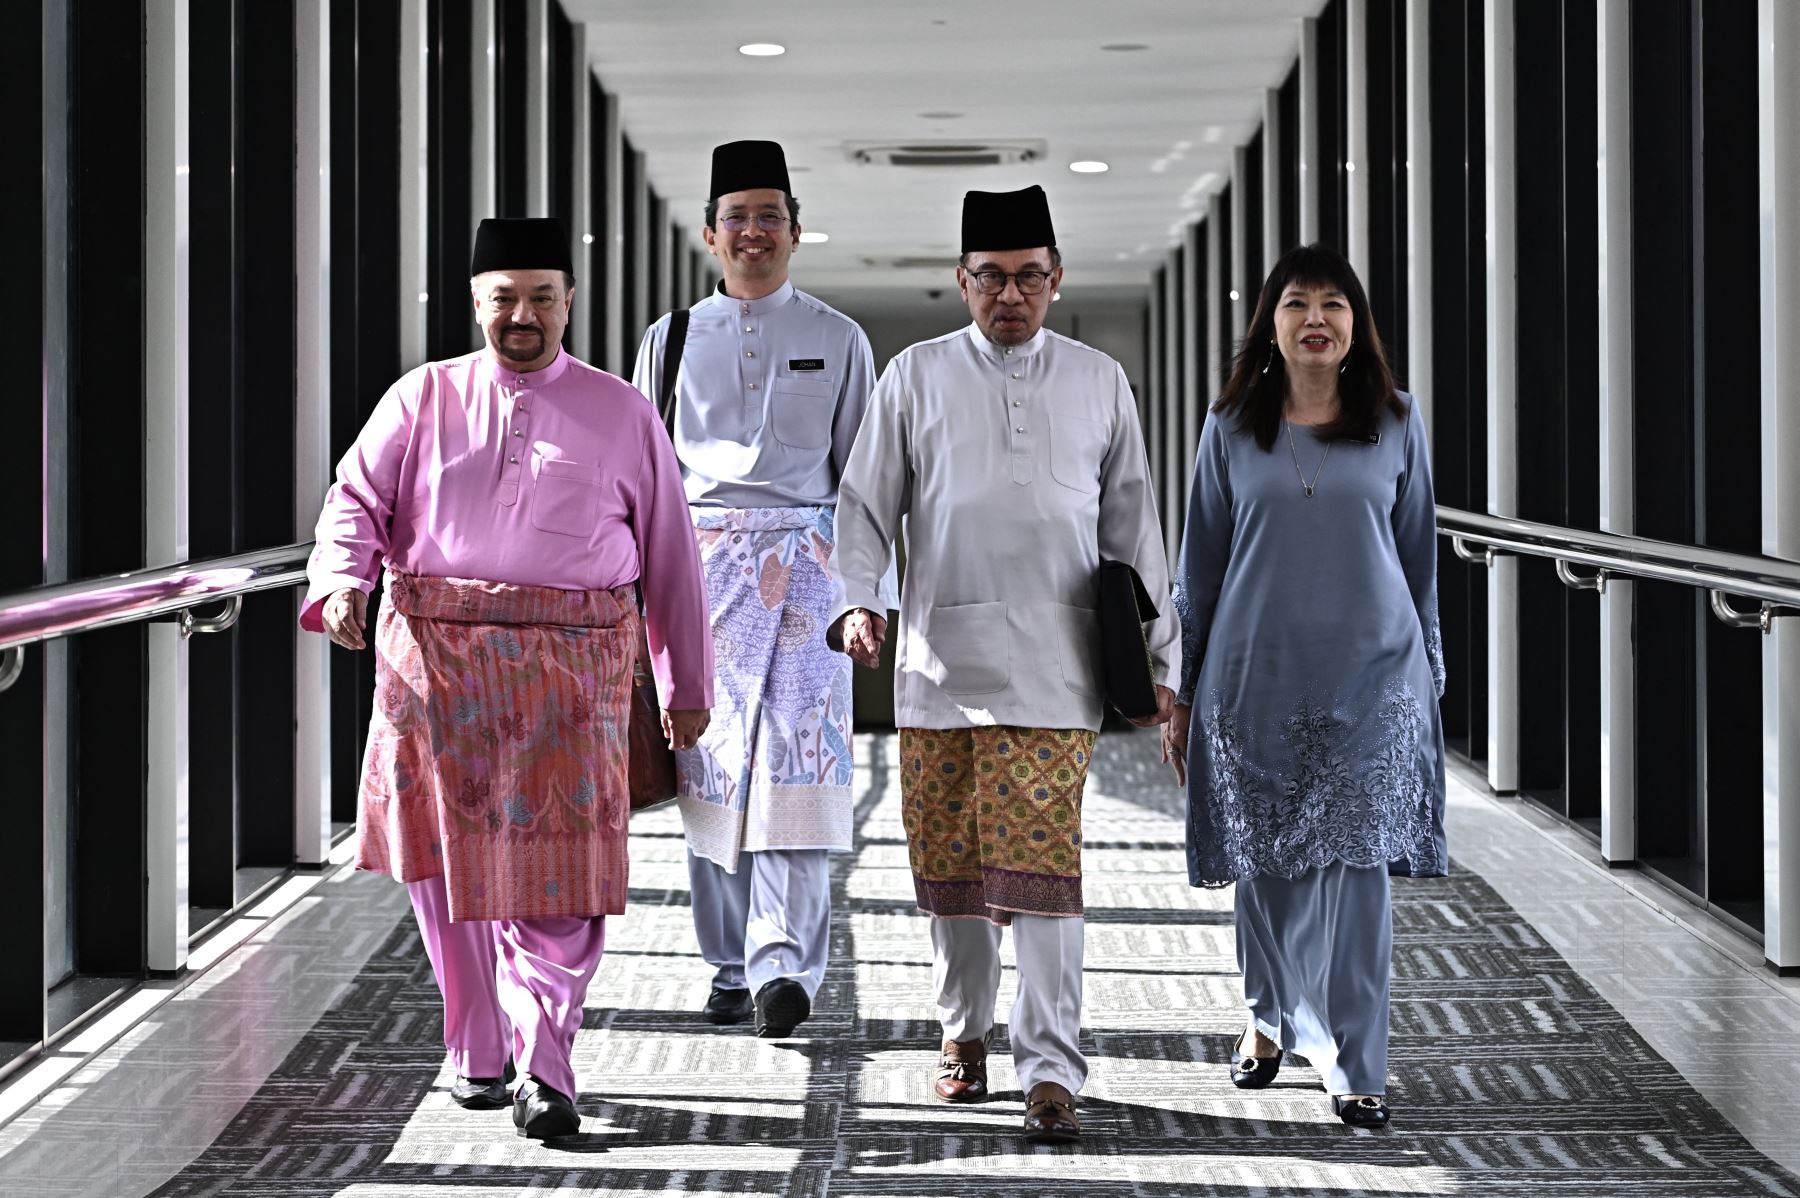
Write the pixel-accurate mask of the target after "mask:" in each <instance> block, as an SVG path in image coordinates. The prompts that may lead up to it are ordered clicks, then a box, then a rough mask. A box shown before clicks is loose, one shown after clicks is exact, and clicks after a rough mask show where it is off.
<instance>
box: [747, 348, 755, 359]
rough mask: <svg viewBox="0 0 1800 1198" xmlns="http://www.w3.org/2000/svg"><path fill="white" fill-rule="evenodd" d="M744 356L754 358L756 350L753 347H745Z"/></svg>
mask: <svg viewBox="0 0 1800 1198" xmlns="http://www.w3.org/2000/svg"><path fill="white" fill-rule="evenodd" d="M744 356H745V357H746V358H754V357H755V356H756V351H755V350H753V349H747V350H745V351H744Z"/></svg>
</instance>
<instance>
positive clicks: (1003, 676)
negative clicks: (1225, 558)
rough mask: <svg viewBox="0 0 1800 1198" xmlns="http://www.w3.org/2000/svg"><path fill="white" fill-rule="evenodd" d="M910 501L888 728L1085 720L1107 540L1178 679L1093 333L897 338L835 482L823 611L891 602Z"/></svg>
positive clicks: (1156, 533)
mask: <svg viewBox="0 0 1800 1198" xmlns="http://www.w3.org/2000/svg"><path fill="white" fill-rule="evenodd" d="M903 519H904V522H905V525H904V532H905V538H906V573H905V580H904V585H903V587H902V588H901V603H900V625H899V631H898V636H899V644H898V656H897V659H896V669H895V675H894V703H895V722H896V723H897V724H898V725H900V726H901V727H908V728H963V727H971V726H978V725H988V724H1006V725H1014V726H1020V727H1032V728H1088V729H1096V730H1097V729H1098V728H1099V727H1100V718H1101V714H1102V708H1103V704H1104V700H1103V697H1102V694H1103V685H1102V678H1103V674H1102V672H1101V662H1100V658H1099V653H1100V650H1099V640H1100V638H1099V627H1098V621H1097V618H1096V616H1095V613H1094V605H1095V598H1094V596H1095V585H1094V582H1095V573H1096V571H1097V570H1098V568H1099V565H1100V560H1101V559H1102V558H1107V559H1110V560H1113V561H1121V562H1129V563H1130V564H1131V565H1132V566H1134V567H1136V568H1137V571H1138V574H1139V575H1140V576H1141V577H1142V578H1143V581H1144V585H1145V587H1146V588H1147V589H1148V590H1149V592H1150V595H1151V598H1152V599H1153V601H1154V602H1155V603H1156V605H1157V611H1158V613H1159V614H1158V618H1157V619H1156V621H1155V622H1154V623H1153V624H1151V625H1150V626H1149V627H1147V628H1146V630H1145V631H1146V633H1147V635H1148V639H1149V643H1150V651H1151V659H1152V664H1153V673H1154V676H1155V679H1156V681H1157V682H1158V683H1161V684H1163V685H1168V686H1171V687H1172V686H1174V685H1175V682H1174V680H1176V679H1178V678H1179V677H1180V674H1179V670H1180V662H1179V655H1180V640H1181V637H1180V629H1179V626H1178V624H1177V622H1176V619H1175V613H1174V610H1173V605H1172V604H1171V603H1170V602H1169V569H1168V563H1167V561H1166V560H1165V559H1164V556H1163V553H1164V550H1163V539H1162V531H1161V525H1160V523H1159V521H1158V519H1157V512H1156V506H1155V499H1154V497H1153V493H1152V489H1151V485H1150V473H1149V464H1148V462H1147V460H1146V457H1145V453H1144V441H1143V433H1142V431H1141V430H1140V429H1139V427H1138V417H1137V406H1136V404H1135V403H1134V401H1133V399H1132V395H1131V387H1130V385H1129V384H1128V383H1127V382H1126V381H1125V372H1124V370H1122V369H1121V368H1120V366H1119V364H1118V363H1117V362H1115V361H1113V360H1112V359H1111V358H1109V357H1107V356H1106V355H1105V354H1103V353H1101V352H1100V351H1098V350H1096V349H1092V348H1090V347H1088V346H1086V345H1083V344H1081V343H1080V342H1079V341H1072V340H1070V339H1069V338H1067V337H1063V336H1060V335H1058V334H1056V333H1052V332H1050V331H1048V330H1040V331H1039V332H1038V334H1037V335H1036V336H1035V337H1033V338H1032V340H1031V341H1029V342H1027V343H1026V344H1024V345H1020V346H1016V347H1011V348H1006V347H1002V346H998V345H995V344H993V343H992V342H990V341H989V340H988V339H987V338H986V337H985V336H983V335H982V333H981V331H980V329H979V328H978V327H976V326H974V325H970V326H969V327H968V328H966V329H963V330H960V331H958V332H955V333H951V334H948V335H946V336H943V337H939V338H936V339H935V340H932V341H923V342H920V343H919V344H917V345H914V346H911V347H909V348H908V349H906V350H904V351H902V352H901V353H900V354H899V355H898V356H896V357H895V358H894V360H893V362H891V363H890V364H889V365H888V368H887V370H886V371H885V372H884V373H883V374H882V376H881V380H880V382H878V383H877V384H876V386H875V392H874V394H873V395H872V396H871V397H870V401H869V412H868V415H867V416H866V417H865V418H864V420H863V426H862V432H861V434H860V435H859V436H858V438H857V441H856V447H855V449H854V450H853V451H852V452H851V455H850V461H849V464H848V465H847V466H846V467H845V470H844V475H843V478H842V480H841V481H840V483H839V488H838V513H837V528H838V544H837V552H836V558H837V567H838V575H839V577H840V580H841V581H840V587H841V591H840V595H839V600H838V602H837V604H836V605H835V606H836V610H835V611H834V613H833V619H834V620H835V619H836V618H837V617H838V616H841V615H842V614H843V613H845V612H847V611H849V610H851V609H853V608H858V607H862V608H868V609H869V610H871V611H882V610H884V609H885V606H886V605H885V604H883V603H882V601H881V592H880V589H879V583H880V580H881V576H882V572H883V570H884V569H885V567H886V565H887V562H888V556H889V547H890V546H891V545H892V544H893V541H894V539H895V536H896V534H898V533H900V532H901V528H902V524H901V522H902V520H903Z"/></svg>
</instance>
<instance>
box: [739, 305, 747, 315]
mask: <svg viewBox="0 0 1800 1198" xmlns="http://www.w3.org/2000/svg"><path fill="white" fill-rule="evenodd" d="M738 311H739V312H742V313H743V314H744V315H745V316H748V315H750V305H749V304H739V305H738Z"/></svg>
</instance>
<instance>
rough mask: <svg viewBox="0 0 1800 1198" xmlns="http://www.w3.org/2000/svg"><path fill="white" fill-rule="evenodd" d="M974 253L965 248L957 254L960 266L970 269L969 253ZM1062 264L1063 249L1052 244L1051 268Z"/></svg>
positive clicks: (957, 262) (957, 261) (1053, 268)
mask: <svg viewBox="0 0 1800 1198" xmlns="http://www.w3.org/2000/svg"><path fill="white" fill-rule="evenodd" d="M972 253H974V251H973V250H965V251H964V252H963V253H960V254H958V255H957V256H956V264H957V265H958V266H960V267H962V268H963V269H964V270H967V269H969V255H970V254H972ZM1061 265H1062V251H1061V250H1059V249H1057V248H1056V247H1055V246H1051V247H1050V269H1051V270H1055V269H1057V268H1058V267H1060V266H1061Z"/></svg>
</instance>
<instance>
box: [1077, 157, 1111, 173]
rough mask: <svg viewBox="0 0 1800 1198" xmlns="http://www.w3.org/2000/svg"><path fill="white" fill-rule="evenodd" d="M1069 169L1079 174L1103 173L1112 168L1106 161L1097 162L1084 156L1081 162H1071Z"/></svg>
mask: <svg viewBox="0 0 1800 1198" xmlns="http://www.w3.org/2000/svg"><path fill="white" fill-rule="evenodd" d="M1069 169H1070V170H1072V171H1074V172H1075V173H1076V174H1078V175H1103V174H1105V173H1106V172H1107V171H1109V170H1111V169H1112V168H1111V167H1109V166H1107V165H1106V163H1104V162H1096V161H1094V160H1093V159H1091V158H1084V159H1082V160H1081V161H1080V162H1071V163H1070V164H1069Z"/></svg>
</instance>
